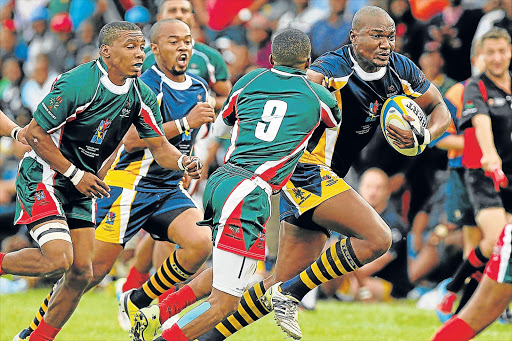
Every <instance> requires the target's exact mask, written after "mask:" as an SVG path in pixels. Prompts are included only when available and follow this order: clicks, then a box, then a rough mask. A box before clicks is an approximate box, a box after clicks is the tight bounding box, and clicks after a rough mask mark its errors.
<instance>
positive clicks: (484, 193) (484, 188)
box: [464, 168, 512, 217]
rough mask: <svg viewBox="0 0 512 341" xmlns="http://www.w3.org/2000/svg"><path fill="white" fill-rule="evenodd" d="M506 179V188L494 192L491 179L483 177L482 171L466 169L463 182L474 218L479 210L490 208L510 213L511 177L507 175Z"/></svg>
mask: <svg viewBox="0 0 512 341" xmlns="http://www.w3.org/2000/svg"><path fill="white" fill-rule="evenodd" d="M507 177H508V181H509V185H508V187H506V188H501V190H500V191H499V192H496V190H495V189H494V183H493V181H492V179H491V178H490V177H488V176H485V172H484V170H483V169H481V168H478V169H466V172H465V173H464V181H465V182H466V187H467V190H468V194H469V199H470V201H471V204H472V206H473V212H474V215H475V217H476V216H477V214H478V212H480V211H481V210H483V209H486V208H491V207H503V208H504V209H505V211H507V212H509V213H512V182H511V181H512V177H511V176H510V175H509V174H507Z"/></svg>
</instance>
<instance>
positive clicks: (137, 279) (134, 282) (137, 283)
mask: <svg viewBox="0 0 512 341" xmlns="http://www.w3.org/2000/svg"><path fill="white" fill-rule="evenodd" d="M148 279H149V273H143V272H139V271H138V270H137V269H136V268H135V266H132V268H131V269H130V272H129V273H128V277H126V282H125V283H124V284H123V292H127V291H128V290H130V289H138V288H140V287H141V286H142V285H143V284H144V283H145V282H146V281H147V280H148Z"/></svg>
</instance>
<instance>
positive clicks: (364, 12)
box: [352, 6, 393, 31]
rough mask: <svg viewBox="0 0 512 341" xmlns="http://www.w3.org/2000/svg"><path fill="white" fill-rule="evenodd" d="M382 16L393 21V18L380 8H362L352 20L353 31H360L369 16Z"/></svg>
mask: <svg viewBox="0 0 512 341" xmlns="http://www.w3.org/2000/svg"><path fill="white" fill-rule="evenodd" d="M377 15H382V16H384V17H387V18H389V20H391V21H393V18H391V16H390V15H389V14H388V12H386V11H385V10H383V9H382V8H380V7H377V6H363V7H361V8H360V9H359V10H358V11H357V12H356V14H354V18H353V19H352V31H359V30H360V29H361V26H362V25H363V24H364V23H365V21H366V18H367V17H368V16H377Z"/></svg>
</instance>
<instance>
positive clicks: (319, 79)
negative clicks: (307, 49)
mask: <svg viewBox="0 0 512 341" xmlns="http://www.w3.org/2000/svg"><path fill="white" fill-rule="evenodd" d="M306 75H307V76H308V79H309V80H310V81H312V82H315V83H317V84H320V85H323V86H325V76H324V75H323V74H321V73H320V72H316V71H313V70H311V69H308V70H307V71H306Z"/></svg>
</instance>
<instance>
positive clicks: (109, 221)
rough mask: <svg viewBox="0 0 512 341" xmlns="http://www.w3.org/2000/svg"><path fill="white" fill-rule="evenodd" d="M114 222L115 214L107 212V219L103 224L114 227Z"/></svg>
mask: <svg viewBox="0 0 512 341" xmlns="http://www.w3.org/2000/svg"><path fill="white" fill-rule="evenodd" d="M115 220H116V214H115V213H114V212H108V213H107V218H106V219H105V224H108V225H114V222H115Z"/></svg>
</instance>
